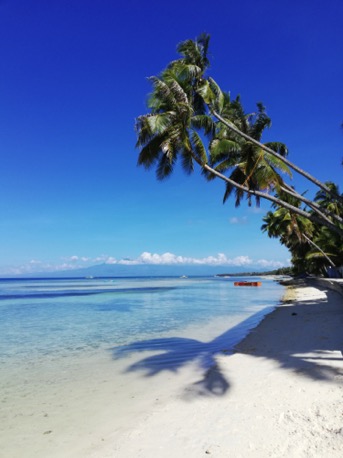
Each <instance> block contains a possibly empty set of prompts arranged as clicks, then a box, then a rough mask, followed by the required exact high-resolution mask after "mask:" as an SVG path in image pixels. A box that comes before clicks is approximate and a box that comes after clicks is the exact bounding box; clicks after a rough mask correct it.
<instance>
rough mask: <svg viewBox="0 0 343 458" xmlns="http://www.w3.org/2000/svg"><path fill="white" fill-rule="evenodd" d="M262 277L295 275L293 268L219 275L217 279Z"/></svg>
mask: <svg viewBox="0 0 343 458" xmlns="http://www.w3.org/2000/svg"><path fill="white" fill-rule="evenodd" d="M261 275H293V270H292V267H281V268H280V269H276V270H269V271H268V272H236V273H231V274H217V275H216V276H217V277H260V276H261Z"/></svg>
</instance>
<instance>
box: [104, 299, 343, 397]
mask: <svg viewBox="0 0 343 458" xmlns="http://www.w3.org/2000/svg"><path fill="white" fill-rule="evenodd" d="M331 294H337V293H333V292H331V291H329V292H327V295H331ZM334 302H335V303H334V305H333V306H332V305H331V304H330V302H328V299H327V298H326V299H320V300H318V299H316V300H313V301H312V300H305V301H302V302H300V303H299V302H297V303H296V304H293V303H292V302H288V303H286V304H285V305H284V306H282V307H278V308H277V309H276V310H275V312H274V313H273V314H272V315H270V316H269V318H268V319H265V320H263V317H264V315H266V313H269V312H270V311H271V310H272V308H268V309H264V310H262V311H260V312H258V313H256V314H255V315H253V316H251V317H249V318H248V319H246V320H244V321H243V322H242V323H240V324H239V325H237V326H235V327H233V328H231V329H228V330H227V331H226V332H225V333H223V334H221V335H219V336H218V337H216V338H215V339H213V340H212V341H210V342H201V341H199V340H196V339H188V338H180V337H171V338H160V339H150V340H144V341H139V342H134V343H132V344H129V345H126V346H121V347H115V348H113V349H112V351H113V358H114V359H119V358H124V357H126V356H128V355H131V354H134V353H137V352H138V353H143V352H152V351H154V352H158V353H157V354H154V355H151V354H150V355H149V356H147V357H145V358H142V359H141V360H139V361H138V362H135V363H133V364H131V365H130V366H128V368H127V369H126V372H133V371H142V372H143V373H144V376H145V377H153V376H154V375H156V374H157V373H160V372H162V371H165V370H167V371H170V372H174V373H176V372H177V371H178V370H179V369H181V368H182V367H183V366H185V365H187V364H189V363H191V362H196V363H197V364H198V365H199V368H200V369H201V370H203V375H202V378H201V379H200V380H199V381H198V382H196V383H195V384H194V385H193V386H192V387H188V388H187V391H192V394H196V395H215V396H222V395H224V394H225V393H226V392H227V391H228V390H229V388H230V381H229V380H228V379H227V377H225V376H224V374H223V371H222V370H221V369H220V366H219V364H218V363H217V361H216V357H217V356H219V355H227V356H228V357H230V355H232V354H233V353H242V354H246V355H250V356H253V357H256V358H268V359H273V360H275V361H277V363H278V364H279V367H281V368H283V369H285V370H290V371H293V372H295V373H297V374H298V375H299V376H304V377H309V378H311V379H313V380H326V381H331V382H332V381H340V383H342V381H343V360H342V354H341V353H340V352H339V351H340V350H342V349H343V332H342V329H343V307H337V301H334ZM277 315H279V316H277ZM280 315H281V318H282V319H281V320H280V319H279V318H280ZM301 315H304V317H301ZM301 318H304V319H301ZM318 318H320V319H319V321H318ZM261 320H262V322H261V323H260V321H261ZM318 322H320V323H321V324H320V326H318ZM258 323H260V324H259V326H258V328H259V332H258V333H256V332H255V331H252V332H251V333H250V334H249V335H248V336H247V337H246V338H245V339H244V340H243V341H241V339H242V336H244V335H247V334H248V332H249V331H250V330H251V329H252V328H255V327H256V325H257V324H258ZM240 341H241V342H240ZM239 342H240V343H239ZM333 352H334V356H333ZM309 355H310V356H309ZM329 360H330V364H328V363H327V361H329ZM334 360H336V361H337V364H334V365H333V364H332V362H333V361H334Z"/></svg>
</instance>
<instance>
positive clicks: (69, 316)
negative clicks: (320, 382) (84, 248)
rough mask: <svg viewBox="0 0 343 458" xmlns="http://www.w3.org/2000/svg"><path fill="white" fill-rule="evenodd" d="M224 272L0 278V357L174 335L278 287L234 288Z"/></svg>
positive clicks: (272, 294) (256, 303) (263, 303)
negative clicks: (172, 275) (212, 275)
mask: <svg viewBox="0 0 343 458" xmlns="http://www.w3.org/2000/svg"><path fill="white" fill-rule="evenodd" d="M233 280H234V279H231V278H230V279H227V278H218V277H216V278H187V279H183V278H126V279H122V278H117V279H77V280H12V281H5V280H1V281H0V316H1V322H0V358H1V359H0V361H1V362H2V363H4V362H6V361H7V362H8V358H10V359H12V363H13V359H17V360H18V361H19V360H20V359H21V358H25V359H26V358H27V357H29V358H30V359H34V358H41V357H47V356H48V355H50V356H51V355H54V356H55V357H56V356H58V355H60V356H66V355H68V354H69V353H70V352H79V351H82V352H85V351H87V350H90V349H94V348H102V349H104V350H105V349H106V348H109V347H113V346H116V345H125V344H128V343H132V342H135V341H137V340H144V339H147V338H152V337H157V336H161V335H163V334H164V333H166V332H173V331H175V334H176V335H177V333H178V332H180V330H182V329H184V328H187V327H189V326H190V325H194V326H201V325H202V324H208V323H209V322H210V321H211V320H214V319H216V318H218V317H223V318H225V319H227V318H228V317H230V316H231V317H233V318H234V317H235V316H238V315H239V316H240V317H242V318H243V319H244V318H247V317H248V316H250V315H254V314H255V313H257V312H260V311H261V310H263V309H267V308H268V307H273V306H275V305H276V303H277V302H278V300H279V299H280V297H281V294H282V291H283V289H282V287H281V286H280V285H278V284H277V283H275V282H273V281H264V282H263V287H262V288H237V287H234V286H233Z"/></svg>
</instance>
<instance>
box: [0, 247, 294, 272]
mask: <svg viewBox="0 0 343 458" xmlns="http://www.w3.org/2000/svg"><path fill="white" fill-rule="evenodd" d="M61 260H62V262H60V263H58V262H55V263H54V262H43V261H39V260H36V259H34V260H31V261H30V262H28V263H26V264H22V265H19V266H7V267H3V268H2V269H1V271H0V274H1V275H22V274H34V273H39V272H41V273H43V272H59V271H61V272H62V271H65V270H75V269H80V268H84V267H91V266H93V265H97V264H99V263H103V264H108V265H122V266H139V265H151V266H159V265H160V266H178V265H179V266H209V267H211V266H223V267H225V266H226V267H250V268H251V269H254V268H256V269H261V268H265V269H277V268H279V267H285V266H288V265H289V260H285V261H279V260H267V259H252V258H250V257H249V256H247V255H241V256H235V257H232V258H230V257H228V256H227V255H226V254H224V253H217V254H216V255H212V256H206V257H202V258H195V257H189V256H181V255H176V254H173V253H170V252H166V253H162V254H159V253H150V252H148V251H144V252H143V253H141V254H140V255H139V256H138V257H137V258H134V259H130V258H121V259H116V258H115V257H113V256H109V255H101V256H97V257H93V258H91V257H88V256H77V255H72V256H68V257H63V258H62V259H61Z"/></svg>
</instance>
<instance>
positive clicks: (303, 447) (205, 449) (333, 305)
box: [87, 282, 343, 458]
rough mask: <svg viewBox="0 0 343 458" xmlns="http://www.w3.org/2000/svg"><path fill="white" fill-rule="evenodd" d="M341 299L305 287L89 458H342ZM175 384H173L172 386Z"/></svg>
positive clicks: (294, 289)
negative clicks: (201, 380) (189, 384)
mask: <svg viewBox="0 0 343 458" xmlns="http://www.w3.org/2000/svg"><path fill="white" fill-rule="evenodd" d="M342 303H343V300H342V296H341V295H339V294H338V293H337V292H334V291H332V290H330V289H325V288H323V287H322V286H319V285H316V286H315V287H313V286H310V285H309V284H306V283H304V282H298V283H297V284H296V285H293V286H292V287H289V288H287V290H286V293H285V296H284V301H283V303H282V304H280V305H279V306H277V307H276V309H275V310H274V311H272V312H271V313H270V314H268V315H266V316H265V318H264V319H263V320H262V321H261V322H260V324H259V325H258V326H257V327H256V328H254V329H253V330H251V331H250V333H249V334H248V335H247V337H245V338H244V339H243V340H242V341H241V342H240V343H238V344H237V345H236V347H235V352H234V354H232V355H225V354H222V355H219V356H217V357H216V366H214V367H212V369H210V370H209V371H207V374H206V379H207V382H206V383H209V384H211V383H212V384H213V385H214V386H215V385H216V383H219V382H218V381H219V380H220V379H221V380H225V383H226V384H227V389H226V390H225V392H222V393H220V392H216V391H215V390H212V392H211V394H210V393H209V392H208V391H207V392H206V394H205V393H204V391H201V389H200V390H198V391H197V390H196V384H195V387H194V388H195V389H194V390H189V391H188V395H187V396H185V394H184V393H183V394H181V393H180V395H179V396H176V397H175V396H172V397H171V398H170V399H169V400H168V401H167V402H165V403H162V404H161V405H159V406H156V407H155V408H154V409H153V410H152V411H149V412H146V415H144V416H143V419H141V420H139V419H137V423H136V425H135V427H134V428H132V429H130V430H128V431H126V432H125V433H124V434H123V433H122V434H120V435H117V434H116V433H115V432H114V433H113V435H111V436H110V437H108V438H107V440H106V442H107V444H106V445H105V444H104V446H103V447H101V448H99V449H98V450H96V449H93V452H92V454H90V455H87V456H90V457H92V458H100V457H101V458H105V457H108V458H109V457H112V456H115V457H116V458H130V457H132V456H135V457H140V458H148V457H150V456H154V455H156V454H157V455H158V456H161V457H163V458H169V457H170V458H171V457H175V456H187V457H190V458H198V457H200V456H203V455H212V456H215V457H217V458H221V457H226V456H234V457H235V458H236V457H237V458H239V457H242V458H245V457H256V458H265V457H267V456H270V457H284V456H285V457H286V456H287V457H311V458H312V457H316V458H321V457H323V456H330V457H332V458H334V457H337V458H338V457H340V456H341V453H342V449H343V417H342V411H343V359H342V350H343V337H342V335H343V333H342V329H343V307H342V305H343V304H342ZM170 383H173V382H172V381H171V382H170Z"/></svg>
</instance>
